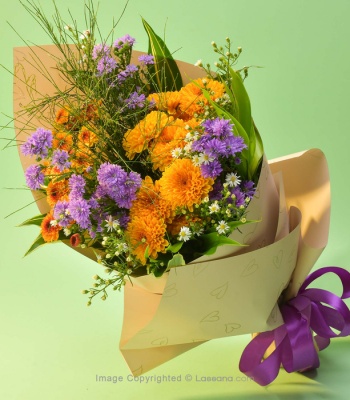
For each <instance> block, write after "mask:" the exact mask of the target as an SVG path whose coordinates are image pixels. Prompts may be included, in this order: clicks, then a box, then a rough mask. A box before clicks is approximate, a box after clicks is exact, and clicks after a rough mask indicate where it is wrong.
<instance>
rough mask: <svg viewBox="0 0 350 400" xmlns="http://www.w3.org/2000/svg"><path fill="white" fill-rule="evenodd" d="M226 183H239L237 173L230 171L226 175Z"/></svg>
mask: <svg viewBox="0 0 350 400" xmlns="http://www.w3.org/2000/svg"><path fill="white" fill-rule="evenodd" d="M226 183H228V185H229V186H231V187H232V186H234V187H236V186H238V185H239V184H240V183H241V180H240V179H239V176H238V175H237V174H235V173H234V172H231V173H230V174H227V175H226Z"/></svg>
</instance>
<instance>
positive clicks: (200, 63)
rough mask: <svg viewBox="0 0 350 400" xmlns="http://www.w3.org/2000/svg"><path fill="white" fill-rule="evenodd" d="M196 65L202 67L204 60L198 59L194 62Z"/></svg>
mask: <svg viewBox="0 0 350 400" xmlns="http://www.w3.org/2000/svg"><path fill="white" fill-rule="evenodd" d="M194 65H195V66H196V67H201V66H202V65H203V64H202V60H198V61H197V62H196V63H195V64H194Z"/></svg>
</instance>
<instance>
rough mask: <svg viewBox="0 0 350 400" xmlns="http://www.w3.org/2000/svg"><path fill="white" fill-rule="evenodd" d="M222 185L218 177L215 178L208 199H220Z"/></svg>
mask: <svg viewBox="0 0 350 400" xmlns="http://www.w3.org/2000/svg"><path fill="white" fill-rule="evenodd" d="M223 189H224V187H223V185H222V183H221V182H220V180H219V179H217V180H216V181H215V183H214V185H213V190H212V191H211V192H209V200H211V201H214V200H221V199H222V191H223Z"/></svg>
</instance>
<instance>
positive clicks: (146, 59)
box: [138, 54, 154, 65]
mask: <svg viewBox="0 0 350 400" xmlns="http://www.w3.org/2000/svg"><path fill="white" fill-rule="evenodd" d="M138 60H139V61H140V63H142V64H144V65H152V64H154V57H153V56H152V55H151V54H142V55H141V56H139V58H138Z"/></svg>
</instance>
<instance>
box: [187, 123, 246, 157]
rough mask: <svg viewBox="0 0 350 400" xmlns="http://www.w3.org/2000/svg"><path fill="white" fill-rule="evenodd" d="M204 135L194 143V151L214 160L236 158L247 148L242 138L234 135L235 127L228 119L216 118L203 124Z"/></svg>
mask: <svg viewBox="0 0 350 400" xmlns="http://www.w3.org/2000/svg"><path fill="white" fill-rule="evenodd" d="M202 126H203V128H204V130H205V132H204V134H203V135H202V136H200V137H199V138H198V139H197V140H195V141H194V142H193V143H192V150H193V151H197V152H200V153H204V154H205V155H207V156H208V157H210V158H212V159H217V158H219V157H226V158H227V157H229V156H235V155H236V153H239V152H241V151H242V150H243V149H245V148H246V147H247V146H246V144H245V143H244V140H243V139H242V138H241V137H240V136H235V135H234V134H233V130H232V127H233V125H232V124H231V122H230V121H229V120H227V119H223V118H215V119H213V120H206V121H204V122H202Z"/></svg>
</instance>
